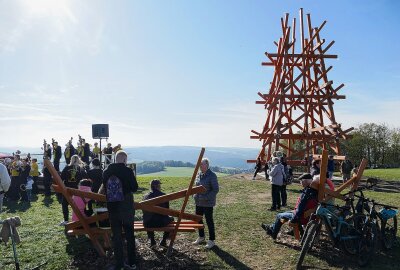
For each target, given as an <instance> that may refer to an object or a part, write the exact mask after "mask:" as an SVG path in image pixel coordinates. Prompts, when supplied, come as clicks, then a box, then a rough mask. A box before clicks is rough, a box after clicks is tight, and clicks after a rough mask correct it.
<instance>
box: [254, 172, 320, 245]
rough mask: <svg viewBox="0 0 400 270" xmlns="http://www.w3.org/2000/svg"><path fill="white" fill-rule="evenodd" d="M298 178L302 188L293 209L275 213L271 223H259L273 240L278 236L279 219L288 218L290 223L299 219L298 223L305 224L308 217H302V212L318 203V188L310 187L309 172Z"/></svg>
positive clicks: (311, 179) (311, 178) (310, 177)
mask: <svg viewBox="0 0 400 270" xmlns="http://www.w3.org/2000/svg"><path fill="white" fill-rule="evenodd" d="M299 180H300V183H301V185H302V186H303V190H302V193H301V195H300V196H299V198H298V199H297V203H296V206H295V209H294V210H293V211H286V212H282V213H279V214H277V215H276V218H275V222H274V223H273V224H271V225H267V224H265V223H262V224H261V228H263V229H264V230H265V231H266V232H267V234H268V235H270V236H271V237H272V238H273V239H274V240H275V239H276V237H277V236H278V233H279V231H280V229H281V226H282V222H281V219H285V220H290V222H292V223H297V222H299V221H300V224H302V225H303V224H307V222H308V218H304V216H303V214H304V212H305V211H306V210H308V209H312V208H314V207H316V206H317V204H318V200H317V197H318V190H316V189H314V188H312V187H311V183H312V181H313V177H312V176H311V174H309V173H306V174H303V175H301V176H300V177H299Z"/></svg>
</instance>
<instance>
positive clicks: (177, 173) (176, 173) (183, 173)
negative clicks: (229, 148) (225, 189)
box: [141, 167, 227, 177]
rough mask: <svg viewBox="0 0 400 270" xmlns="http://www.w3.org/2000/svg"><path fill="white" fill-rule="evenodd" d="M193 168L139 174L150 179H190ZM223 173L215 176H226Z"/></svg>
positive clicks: (175, 168)
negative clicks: (150, 177)
mask: <svg viewBox="0 0 400 270" xmlns="http://www.w3.org/2000/svg"><path fill="white" fill-rule="evenodd" d="M193 171H194V168H189V167H165V170H164V171H161V172H155V173H148V174H141V176H152V177H171V176H173V177H191V176H192V175H193ZM226 175H227V174H225V173H217V176H226Z"/></svg>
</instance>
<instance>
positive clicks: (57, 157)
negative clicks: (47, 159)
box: [54, 146, 62, 160]
mask: <svg viewBox="0 0 400 270" xmlns="http://www.w3.org/2000/svg"><path fill="white" fill-rule="evenodd" d="M61 157H62V151H61V146H57V148H56V150H55V151H54V160H60V159H61Z"/></svg>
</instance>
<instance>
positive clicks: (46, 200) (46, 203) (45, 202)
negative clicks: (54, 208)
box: [42, 196, 54, 207]
mask: <svg viewBox="0 0 400 270" xmlns="http://www.w3.org/2000/svg"><path fill="white" fill-rule="evenodd" d="M53 202H54V199H53V197H51V196H45V197H44V198H43V201H42V204H43V205H44V206H46V207H50V205H52V204H53Z"/></svg>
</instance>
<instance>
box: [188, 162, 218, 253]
mask: <svg viewBox="0 0 400 270" xmlns="http://www.w3.org/2000/svg"><path fill="white" fill-rule="evenodd" d="M200 171H201V172H200V173H199V174H198V175H197V178H196V186H200V185H201V186H203V187H205V188H206V191H205V192H204V193H199V194H195V195H194V196H193V197H194V201H195V204H196V215H200V216H203V215H204V216H205V217H206V223H207V227H208V231H209V236H210V238H209V240H208V242H207V245H206V248H208V249H211V248H212V247H214V246H215V227H214V219H213V212H214V206H215V204H216V200H217V193H218V191H219V185H218V179H217V175H216V174H215V173H214V172H212V171H211V170H210V162H209V160H208V159H207V158H204V159H203V160H202V161H201V164H200ZM200 223H203V221H201V222H200ZM204 242H205V234H204V229H199V237H198V238H197V240H196V241H194V242H193V244H195V245H198V244H201V243H204Z"/></svg>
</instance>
